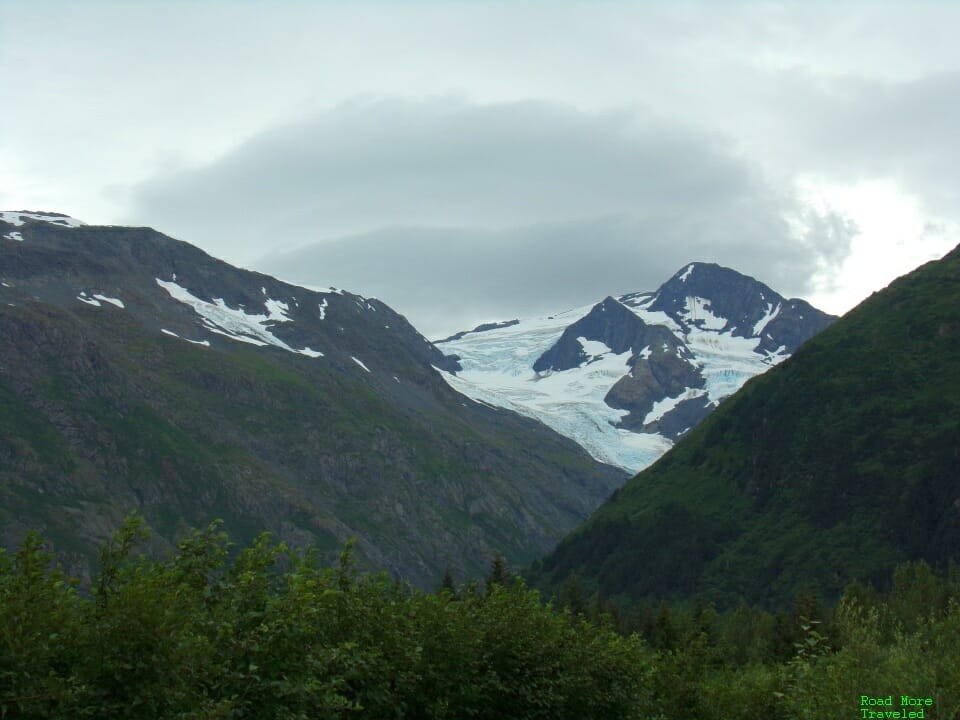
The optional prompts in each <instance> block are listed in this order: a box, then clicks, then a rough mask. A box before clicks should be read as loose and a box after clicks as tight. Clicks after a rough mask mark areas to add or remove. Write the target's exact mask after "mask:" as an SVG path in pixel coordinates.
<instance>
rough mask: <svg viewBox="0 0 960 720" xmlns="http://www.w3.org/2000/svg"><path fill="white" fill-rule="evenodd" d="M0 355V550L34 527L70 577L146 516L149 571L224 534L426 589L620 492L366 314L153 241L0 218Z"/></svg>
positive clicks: (386, 319) (192, 250)
mask: <svg viewBox="0 0 960 720" xmlns="http://www.w3.org/2000/svg"><path fill="white" fill-rule="evenodd" d="M0 337H2V338H3V341H2V342H0V543H2V545H3V546H5V547H10V546H12V545H15V544H16V543H17V542H18V541H19V538H20V537H22V535H23V533H24V532H25V531H26V529H27V528H29V527H39V528H40V529H42V530H43V532H44V533H45V535H46V536H47V537H49V538H51V539H52V540H53V541H54V542H55V543H56V546H57V548H58V551H61V553H66V556H67V560H68V561H69V562H71V563H74V565H75V566H76V568H75V569H76V571H77V572H80V573H81V574H82V572H83V571H84V570H83V569H84V568H85V567H86V563H87V560H88V558H89V557H90V556H91V554H92V553H94V552H95V548H96V546H97V545H98V544H99V542H101V541H102V540H103V539H104V538H105V537H106V536H107V534H108V533H109V531H110V530H112V529H113V528H115V527H117V526H118V524H119V522H120V519H121V518H122V517H123V516H124V515H125V514H127V513H128V512H129V511H130V510H139V511H140V512H142V513H143V514H144V515H145V516H146V519H147V521H148V522H149V523H150V524H151V525H152V526H153V528H154V529H155V531H156V532H157V534H158V540H157V546H156V549H162V548H163V547H169V545H170V543H172V542H174V540H175V538H176V537H177V536H178V533H179V532H181V531H182V529H183V527H184V525H186V524H189V525H193V526H203V525H206V524H207V523H209V522H210V521H211V520H212V519H213V518H215V517H220V518H223V519H224V521H225V529H226V530H228V532H230V533H231V535H232V536H233V537H235V538H236V539H237V540H238V541H244V542H245V541H249V540H250V539H251V538H252V537H253V536H254V535H255V534H256V533H258V532H259V531H260V530H262V529H268V530H271V531H272V532H273V533H274V534H275V535H276V536H278V537H279V538H281V539H283V540H285V541H287V542H289V543H291V544H294V545H305V544H315V545H316V546H317V547H319V548H320V550H321V551H322V552H324V553H327V554H328V555H331V556H332V555H333V554H335V553H336V552H337V551H338V550H339V549H342V545H343V543H344V541H345V540H346V539H347V538H349V537H351V536H355V537H357V538H358V545H357V547H358V551H359V553H360V557H361V559H362V560H363V561H364V562H365V563H366V564H367V566H368V567H374V568H386V569H388V570H390V571H391V572H392V573H394V574H396V575H399V576H402V577H404V578H406V579H408V580H410V581H412V582H414V583H416V584H419V585H421V586H424V587H427V586H431V585H432V584H433V583H435V582H436V581H437V580H438V579H439V577H440V576H441V575H442V573H443V570H444V567H445V566H446V565H448V564H449V566H450V567H451V568H452V570H453V571H454V573H455V574H460V575H462V574H466V573H472V574H474V575H478V574H481V573H482V572H483V571H484V569H485V568H486V566H487V563H488V562H489V559H490V557H491V555H492V554H493V552H494V551H495V550H500V551H502V552H503V554H504V555H505V556H506V558H507V560H508V561H510V562H511V563H513V564H521V563H525V562H529V561H530V560H532V559H533V558H534V557H536V556H537V555H541V554H542V553H544V552H546V551H547V550H549V549H550V548H551V547H552V546H553V545H554V544H555V543H556V541H557V540H558V539H559V538H560V537H561V536H562V535H563V534H564V533H566V532H567V531H569V530H571V529H572V528H573V527H574V526H575V525H576V524H577V523H578V522H580V521H582V520H583V519H585V518H586V517H587V516H588V515H589V513H590V512H591V511H592V510H594V509H595V508H596V507H597V506H598V505H599V504H600V502H601V501H602V500H603V499H605V498H606V497H607V496H608V495H609V494H610V492H611V491H612V490H613V489H614V488H616V487H618V486H619V485H620V484H622V482H623V480H624V479H625V474H624V473H623V472H622V471H620V470H617V469H615V468H612V467H609V466H604V465H601V464H600V463H597V462H595V461H594V460H592V459H591V458H590V457H589V456H588V455H587V454H586V453H585V452H583V450H582V449H581V448H580V447H578V446H577V445H576V444H575V443H573V442H572V441H570V440H568V439H566V438H562V437H560V436H559V435H557V434H556V433H554V432H553V431H551V430H549V429H548V428H546V427H544V426H543V425H542V424H540V423H538V422H535V421H532V420H530V419H528V418H523V417H519V416H517V415H515V414H513V413H510V412H507V411H504V410H502V409H499V408H492V407H489V406H487V405H484V404H482V403H477V402H473V401H471V400H469V399H468V398H466V397H464V396H462V395H460V394H459V393H457V392H455V391H454V390H452V389H451V388H450V387H449V385H448V384H447V383H446V382H445V381H444V380H443V379H442V378H441V376H440V375H439V372H440V371H441V370H442V371H444V372H454V371H457V370H458V368H459V366H458V364H457V363H456V361H455V360H454V359H452V358H449V357H446V356H444V354H443V353H442V352H441V351H440V350H438V349H437V347H436V346H434V345H432V344H431V343H430V342H428V341H427V340H426V339H425V338H423V336H421V335H420V333H418V332H417V331H416V330H415V329H414V328H413V327H412V326H411V325H410V324H409V323H408V322H407V321H406V319H404V318H403V317H402V316H400V315H398V314H397V313H396V312H394V311H393V310H391V309H390V308H389V307H388V306H387V305H385V304H384V303H382V302H380V301H379V300H376V299H373V298H365V297H362V296H359V295H355V294H351V293H349V292H345V291H343V290H338V289H335V288H327V289H320V290H309V289H306V288H302V287H297V286H294V285H290V284H287V283H283V282H280V281H278V280H276V279H274V278H272V277H269V276H267V275H262V274H259V273H255V272H250V271H247V270H241V269H238V268H235V267H232V266H230V265H228V264H226V263H224V262H222V261H220V260H217V259H215V258H212V257H210V256H209V255H207V254H205V253H204V252H202V251H201V250H199V249H197V248H196V247H193V246H191V245H189V244H187V243H185V242H181V241H178V240H173V239H171V238H169V237H166V236H164V235H162V234H160V233H158V232H156V231H154V230H152V229H149V228H131V227H102V226H101V227H97V226H87V225H84V224H83V223H80V222H79V221H76V220H73V219H71V218H68V217H67V216H63V215H58V214H55V213H28V212H7V213H3V214H2V215H0ZM438 369H439V370H438Z"/></svg>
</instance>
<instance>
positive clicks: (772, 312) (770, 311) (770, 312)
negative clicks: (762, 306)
mask: <svg viewBox="0 0 960 720" xmlns="http://www.w3.org/2000/svg"><path fill="white" fill-rule="evenodd" d="M780 307H781V305H780V303H777V307H776V309H774V308H773V303H767V312H766V313H765V314H764V316H763V317H762V318H760V319H759V320H757V322H756V324H755V325H754V326H753V332H752V333H751V334H752V335H754V336H755V337H760V333H762V332H763V329H764V328H765V327H767V325H769V324H770V321H771V320H773V319H774V318H775V317H776V316H777V315H779V314H780Z"/></svg>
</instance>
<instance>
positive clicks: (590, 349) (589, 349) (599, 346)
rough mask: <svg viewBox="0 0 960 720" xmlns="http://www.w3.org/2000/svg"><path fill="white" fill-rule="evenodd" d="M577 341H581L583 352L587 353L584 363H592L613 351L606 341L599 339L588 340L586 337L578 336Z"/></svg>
mask: <svg viewBox="0 0 960 720" xmlns="http://www.w3.org/2000/svg"><path fill="white" fill-rule="evenodd" d="M577 342H578V343H580V347H582V348H583V352H584V353H586V355H587V359H586V360H585V361H584V363H592V362H593V361H595V360H598V359H600V358H602V357H603V356H604V355H606V354H607V353H609V352H613V350H611V349H610V348H609V347H607V345H606V344H605V343H602V342H600V341H598V340H587V339H586V338H585V337H578V338H577Z"/></svg>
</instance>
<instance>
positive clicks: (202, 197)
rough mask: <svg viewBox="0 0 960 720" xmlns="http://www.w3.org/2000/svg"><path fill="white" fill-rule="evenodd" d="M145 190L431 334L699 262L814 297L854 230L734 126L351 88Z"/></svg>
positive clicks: (172, 210)
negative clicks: (821, 274) (455, 321)
mask: <svg viewBox="0 0 960 720" xmlns="http://www.w3.org/2000/svg"><path fill="white" fill-rule="evenodd" d="M132 196H133V198H134V200H135V202H134V207H133V210H132V212H131V215H132V216H133V217H135V218H137V221H138V222H144V221H146V222H148V223H150V224H155V225H156V226H158V227H160V228H162V229H165V230H167V231H169V232H172V233H173V234H175V235H178V236H179V237H182V238H183V239H186V240H189V241H192V242H197V243H199V244H201V245H203V246H204V247H206V248H208V249H210V250H212V251H213V252H216V253H218V254H220V255H222V256H224V257H226V258H227V259H229V260H234V261H243V262H248V263H249V262H252V261H253V260H254V259H255V258H263V260H262V261H260V262H258V265H259V266H261V267H265V268H272V269H274V270H284V271H285V272H286V274H288V275H290V274H291V273H294V271H295V273H294V274H296V276H297V277H296V278H295V279H297V280H299V281H301V282H315V283H317V284H333V285H337V286H341V287H345V288H347V289H350V290H355V291H357V292H361V293H365V294H370V295H377V296H379V297H381V298H383V299H384V300H385V301H387V302H388V303H392V304H394V305H395V306H397V307H398V309H400V310H401V311H404V312H406V313H407V314H408V315H409V316H410V318H411V320H413V321H414V322H415V324H418V325H424V328H423V329H424V331H425V332H430V331H432V330H433V328H436V329H437V330H439V329H440V325H439V323H440V319H439V318H438V317H436V315H437V314H436V308H437V305H438V303H443V302H447V303H454V304H456V305H457V312H458V313H459V315H460V316H462V317H463V318H464V322H471V321H472V320H473V319H489V318H490V317H503V316H505V315H511V316H512V315H515V314H518V313H526V312H529V311H531V309H536V310H551V309H554V310H555V309H559V308H558V307H557V304H559V305H560V306H563V305H564V302H567V303H568V304H575V303H578V302H590V301H592V300H595V299H596V300H598V299H600V298H601V297H602V296H603V295H605V294H609V293H613V292H626V291H630V290H638V289H652V288H653V287H655V286H656V285H657V284H658V283H659V282H661V281H662V280H664V279H666V277H667V276H669V274H670V273H672V272H673V271H674V270H676V269H677V268H679V267H680V266H681V265H682V264H683V263H685V262H687V261H689V260H691V259H703V260H714V261H717V262H721V263H725V264H729V265H732V266H734V267H737V268H738V269H742V270H744V271H746V272H751V273H753V274H756V275H757V276H758V277H760V278H761V279H763V280H764V281H766V282H768V283H769V284H771V285H772V286H774V287H776V288H777V289H778V290H780V291H781V292H784V293H787V294H800V293H802V292H803V291H804V290H805V289H806V284H807V282H808V281H809V280H810V278H811V277H812V275H813V273H814V272H816V270H817V269H818V268H819V267H821V266H822V265H823V264H824V263H825V262H827V261H828V260H830V261H835V260H836V259H837V258H842V257H843V256H844V255H845V253H846V252H847V250H848V249H849V242H850V238H851V235H852V233H853V232H854V229H853V228H851V227H849V225H847V224H844V223H843V222H841V221H840V220H838V219H837V218H834V217H829V216H828V217H826V218H821V217H812V216H810V215H809V211H808V210H806V209H804V208H803V207H802V206H801V205H800V203H798V202H797V201H796V200H795V199H794V198H793V197H792V196H791V194H790V193H789V192H788V191H787V190H785V189H783V188H772V187H770V186H769V184H768V183H767V182H766V181H765V180H764V179H763V178H762V177H761V176H759V175H758V173H757V172H756V171H755V169H754V168H752V167H750V166H749V165H748V164H746V163H745V162H744V161H743V160H742V159H740V158H739V157H737V156H736V155H735V154H733V153H732V152H731V151H730V150H729V149H728V148H727V146H726V145H725V144H724V140H723V138H720V137H714V136H709V135H707V134H704V133H700V132H697V131H695V130H692V129H689V128H685V127H683V126H681V125H679V124H675V123H670V122H666V121H663V120H658V119H656V118H654V117H652V116H649V115H643V114H637V113H627V112H621V113H606V114H585V113H582V112H578V111H577V110H575V109H572V108H570V107H566V106H562V105H559V104H548V103H538V102H523V103H509V104H497V105H474V104H470V103H467V102H464V101H460V100H456V99H439V100H432V101H424V102H416V103H415V102H399V101H385V100H377V101H367V102H356V103H351V104H348V105H344V106H341V107H339V108H337V109H335V110H333V111H330V112H328V113H325V114H323V115H320V116H318V117H313V118H310V119H309V120H305V121H303V122H301V123H298V124H295V125H288V126H285V127H277V128H273V129H270V130H268V131H266V132H263V133H262V134H260V135H258V136H255V137H253V138H252V139H250V140H249V141H248V142H246V143H245V144H243V145H242V146H240V147H239V148H237V149H236V150H235V151H233V152H231V153H229V154H228V155H226V156H225V157H223V158H222V159H221V160H220V161H219V162H216V163H215V164H213V165H210V166H208V167H205V168H201V169H197V170H193V171H185V172H179V173H175V174H172V175H168V176H164V177H158V178H155V179H154V180H152V181H150V182H148V183H146V184H144V185H141V186H139V187H136V188H134V190H133V194H132ZM791 221H792V224H791ZM798 226H799V227H800V228H801V231H800V232H796V231H795V228H796V227H798ZM398 227H402V228H405V229H403V230H397V229H392V230H391V229H390V228H398ZM438 228H448V229H447V230H442V229H438ZM450 228H453V230H451V229H450ZM791 228H794V230H791ZM336 238H339V239H336ZM332 239H333V240H332ZM314 243H320V245H318V246H317V248H315V249H314V250H311V251H309V252H308V251H303V252H301V253H298V254H297V255H296V256H288V257H287V258H286V260H281V259H280V258H279V257H278V254H279V253H280V251H283V250H290V249H291V248H296V247H298V246H306V245H310V244H314ZM292 257H295V260H292V259H291V258H292ZM450 310H451V311H452V310H454V308H453V307H450ZM468 316H469V317H468ZM453 329H460V328H459V327H455V328H453Z"/></svg>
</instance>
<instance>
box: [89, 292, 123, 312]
mask: <svg viewBox="0 0 960 720" xmlns="http://www.w3.org/2000/svg"><path fill="white" fill-rule="evenodd" d="M94 297H95V298H96V299H97V300H103V301H104V302H108V303H110V304H111V305H116V306H117V307H118V308H121V309H123V307H124V304H123V300H118V299H117V298H112V297H107V296H106V295H96V294H95V295H94Z"/></svg>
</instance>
